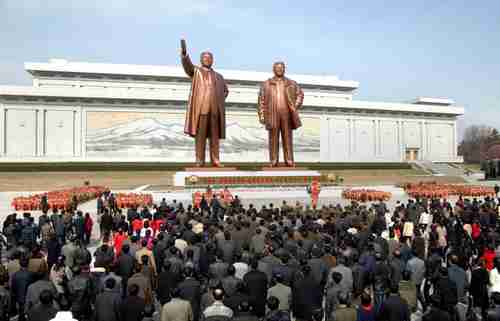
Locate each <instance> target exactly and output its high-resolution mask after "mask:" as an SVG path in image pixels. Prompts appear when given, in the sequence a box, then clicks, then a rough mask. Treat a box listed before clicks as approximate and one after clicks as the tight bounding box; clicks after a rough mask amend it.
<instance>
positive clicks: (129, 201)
mask: <svg viewBox="0 0 500 321" xmlns="http://www.w3.org/2000/svg"><path fill="white" fill-rule="evenodd" d="M114 196H115V202H116V206H117V207H118V208H130V207H142V206H152V205H153V195H151V194H137V193H117V194H115V195H114Z"/></svg>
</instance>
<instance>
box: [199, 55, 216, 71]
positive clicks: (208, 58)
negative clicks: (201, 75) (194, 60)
mask: <svg viewBox="0 0 500 321" xmlns="http://www.w3.org/2000/svg"><path fill="white" fill-rule="evenodd" d="M200 63H201V65H202V66H203V67H207V68H212V64H213V63H214V55H212V53H211V52H209V51H204V52H202V53H201V55H200Z"/></svg>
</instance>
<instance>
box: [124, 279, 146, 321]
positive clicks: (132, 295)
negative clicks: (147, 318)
mask: <svg viewBox="0 0 500 321" xmlns="http://www.w3.org/2000/svg"><path fill="white" fill-rule="evenodd" d="M145 310H146V302H145V301H144V299H143V298H141V297H140V296H139V286H138V285H137V284H132V285H130V286H129V288H128V297H126V298H125V300H124V301H123V302H122V305H121V309H120V313H121V316H122V321H141V320H142V319H143V318H144V313H145Z"/></svg>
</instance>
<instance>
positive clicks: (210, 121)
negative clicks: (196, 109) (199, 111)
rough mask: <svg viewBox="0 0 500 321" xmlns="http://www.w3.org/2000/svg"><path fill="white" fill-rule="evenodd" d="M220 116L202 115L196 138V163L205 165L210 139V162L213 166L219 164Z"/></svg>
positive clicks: (213, 114)
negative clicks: (208, 140)
mask: <svg viewBox="0 0 500 321" xmlns="http://www.w3.org/2000/svg"><path fill="white" fill-rule="evenodd" d="M219 127H220V123H219V114H218V113H210V114H207V115H200V119H199V121H198V129H197V132H196V137H195V145H196V163H197V164H199V165H203V164H205V150H206V146H207V139H210V161H211V162H212V164H214V163H219V139H220V128H219Z"/></svg>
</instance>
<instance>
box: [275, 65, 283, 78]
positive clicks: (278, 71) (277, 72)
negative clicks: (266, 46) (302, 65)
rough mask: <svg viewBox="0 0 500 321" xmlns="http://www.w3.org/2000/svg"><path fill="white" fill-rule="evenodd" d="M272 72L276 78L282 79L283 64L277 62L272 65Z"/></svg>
mask: <svg viewBox="0 0 500 321" xmlns="http://www.w3.org/2000/svg"><path fill="white" fill-rule="evenodd" d="M273 72H274V75H275V76H276V77H283V76H284V75H285V64H283V63H281V62H279V63H275V64H274V65H273Z"/></svg>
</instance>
